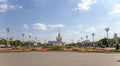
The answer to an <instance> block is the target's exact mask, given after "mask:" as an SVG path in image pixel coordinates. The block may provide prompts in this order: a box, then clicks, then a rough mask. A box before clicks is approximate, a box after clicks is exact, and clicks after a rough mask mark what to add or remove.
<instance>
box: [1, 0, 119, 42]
mask: <svg viewBox="0 0 120 66" xmlns="http://www.w3.org/2000/svg"><path fill="white" fill-rule="evenodd" d="M106 27H109V28H110V31H109V38H112V37H113V34H114V33H118V36H119V34H120V31H119V29H120V1H119V0H109V1H108V0H0V37H2V38H6V32H5V28H10V33H9V37H11V36H14V37H15V38H16V39H20V40H23V37H22V36H21V34H22V33H25V40H29V39H28V35H32V39H34V37H37V39H38V40H40V41H41V42H44V39H46V40H47V41H49V40H56V36H57V32H58V31H59V29H60V31H61V36H62V37H63V41H65V42H71V39H73V40H74V42H76V41H78V40H80V38H81V37H83V40H85V39H86V38H85V36H86V35H88V38H89V39H90V40H92V36H91V33H95V40H99V39H101V38H104V37H106V32H105V28H106Z"/></svg>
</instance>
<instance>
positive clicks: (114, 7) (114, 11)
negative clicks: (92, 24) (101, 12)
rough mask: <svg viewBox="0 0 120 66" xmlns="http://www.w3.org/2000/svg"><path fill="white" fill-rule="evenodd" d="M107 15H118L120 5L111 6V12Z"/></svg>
mask: <svg viewBox="0 0 120 66" xmlns="http://www.w3.org/2000/svg"><path fill="white" fill-rule="evenodd" d="M108 14H120V4H116V5H114V6H113V10H112V11H110V12H109V13H108Z"/></svg>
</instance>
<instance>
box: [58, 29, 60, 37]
mask: <svg viewBox="0 0 120 66" xmlns="http://www.w3.org/2000/svg"><path fill="white" fill-rule="evenodd" d="M58 37H60V28H59V29H58Z"/></svg>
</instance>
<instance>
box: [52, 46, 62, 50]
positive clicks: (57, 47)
mask: <svg viewBox="0 0 120 66" xmlns="http://www.w3.org/2000/svg"><path fill="white" fill-rule="evenodd" d="M52 50H62V47H61V46H58V45H56V46H53V47H52Z"/></svg>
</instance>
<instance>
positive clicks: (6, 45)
mask: <svg viewBox="0 0 120 66" xmlns="http://www.w3.org/2000/svg"><path fill="white" fill-rule="evenodd" d="M5 30H6V33H7V44H5V47H6V48H7V47H8V43H9V42H8V41H9V38H8V33H9V32H10V29H9V28H6V29H5Z"/></svg>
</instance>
